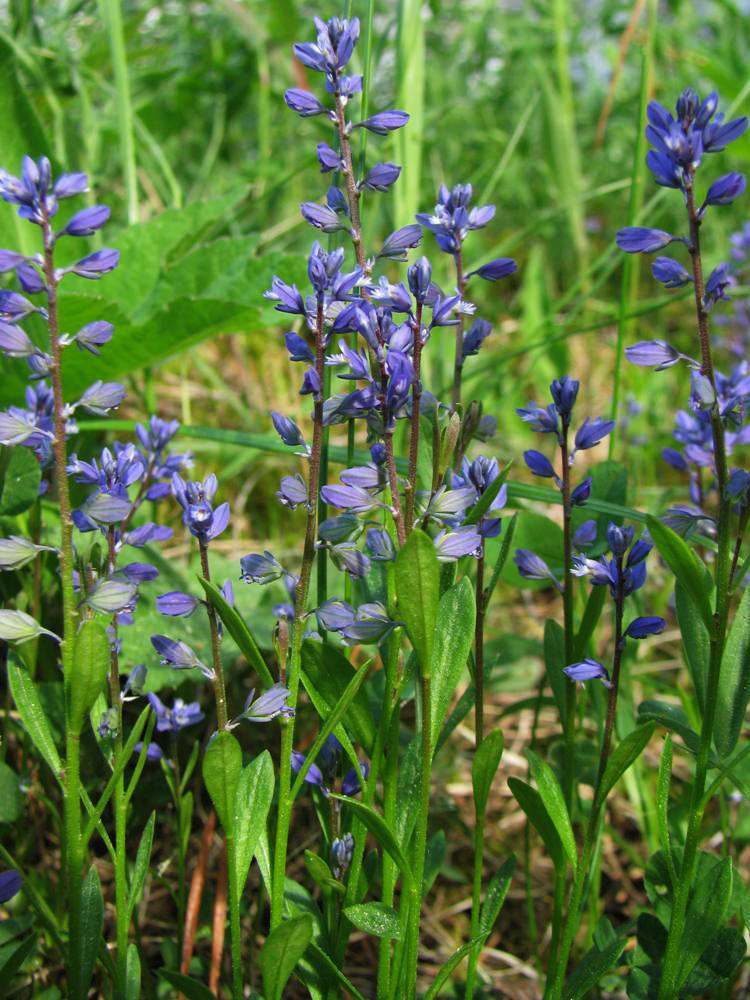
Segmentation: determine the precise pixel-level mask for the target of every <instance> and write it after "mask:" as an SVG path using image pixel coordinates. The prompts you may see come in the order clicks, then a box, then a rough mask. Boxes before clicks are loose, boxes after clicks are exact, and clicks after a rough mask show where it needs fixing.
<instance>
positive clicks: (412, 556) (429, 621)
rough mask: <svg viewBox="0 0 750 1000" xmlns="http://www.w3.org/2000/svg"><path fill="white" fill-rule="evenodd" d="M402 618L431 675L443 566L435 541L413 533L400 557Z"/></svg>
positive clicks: (397, 575)
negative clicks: (436, 551)
mask: <svg viewBox="0 0 750 1000" xmlns="http://www.w3.org/2000/svg"><path fill="white" fill-rule="evenodd" d="M395 579H396V597H397V599H398V614H399V617H400V618H401V619H402V621H403V622H404V623H405V625H406V629H407V632H408V633H409V638H410V639H411V641H412V645H413V646H414V649H415V650H416V653H417V657H418V659H419V664H420V667H421V668H422V670H427V671H429V669H430V663H431V661H432V643H433V636H434V633H435V623H436V621H437V615H438V601H439V599H440V564H439V563H438V558H437V555H436V553H435V546H434V545H433V543H432V539H431V538H430V537H429V535H427V534H425V532H424V531H420V530H419V529H417V530H415V531H412V533H411V534H410V535H409V537H408V538H407V540H406V543H405V545H404V546H403V548H402V549H401V551H400V552H399V554H398V556H397V557H396V566H395Z"/></svg>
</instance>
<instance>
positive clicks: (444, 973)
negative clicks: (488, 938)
mask: <svg viewBox="0 0 750 1000" xmlns="http://www.w3.org/2000/svg"><path fill="white" fill-rule="evenodd" d="M482 938H483V935H482V934H479V935H477V937H475V938H472V940H471V941H468V942H467V943H466V944H465V945H463V946H462V947H461V948H459V949H458V950H457V951H454V952H453V954H452V955H451V957H450V958H449V959H448V961H447V962H444V963H443V965H441V966H440V969H439V970H438V974H437V975H436V976H435V978H434V979H433V981H432V985H431V986H430V988H429V989H428V990H427V992H426V993H425V995H424V1000H436V998H437V997H439V996H440V990H442V988H443V986H444V985H445V983H447V981H448V977H449V976H450V974H451V973H452V972H453V970H454V969H455V968H456V967H457V966H458V965H459V964H460V963H461V961H462V960H463V959H464V958H466V956H467V955H468V954H469V952H471V951H472V949H473V948H475V947H476V945H478V944H481V943H482Z"/></svg>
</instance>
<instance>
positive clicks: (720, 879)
mask: <svg viewBox="0 0 750 1000" xmlns="http://www.w3.org/2000/svg"><path fill="white" fill-rule="evenodd" d="M731 898H732V859H731V858H723V859H722V860H721V861H720V862H719V864H717V865H715V866H712V867H711V868H710V869H708V870H707V871H706V873H705V875H703V877H702V878H699V879H698V881H697V882H696V884H695V886H694V888H693V893H692V895H691V897H690V903H689V904H688V910H687V915H686V917H685V927H684V929H683V932H682V938H681V939H680V957H679V962H678V965H677V975H676V977H675V984H676V985H677V986H678V987H680V986H682V985H683V983H684V982H685V980H686V979H687V977H688V975H689V974H690V972H691V970H692V968H693V966H694V965H695V964H696V962H697V961H698V959H699V958H700V957H701V955H702V954H703V952H704V951H705V948H706V942H710V941H711V939H712V938H713V937H714V935H715V934H716V933H717V931H718V930H719V928H720V927H721V925H722V923H723V922H724V918H725V916H726V913H727V910H728V908H729V903H730V900H731Z"/></svg>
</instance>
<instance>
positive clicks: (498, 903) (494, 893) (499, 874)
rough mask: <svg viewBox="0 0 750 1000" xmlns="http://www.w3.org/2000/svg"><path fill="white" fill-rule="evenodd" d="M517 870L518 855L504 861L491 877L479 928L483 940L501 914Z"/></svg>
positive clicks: (512, 855)
mask: <svg viewBox="0 0 750 1000" xmlns="http://www.w3.org/2000/svg"><path fill="white" fill-rule="evenodd" d="M515 870H516V856H515V854H511V856H510V857H509V858H508V859H507V860H506V861H504V862H503V863H502V865H501V866H500V867H499V868H498V870H497V871H496V872H495V874H494V875H493V876H492V878H491V879H490V882H489V885H488V886H487V891H486V892H485V894H484V903H483V904H482V912H481V915H480V917H479V929H480V931H481V932H482V938H483V940H486V939H487V937H488V935H489V933H490V931H491V930H492V928H493V927H494V926H495V921H496V920H497V918H498V917H499V916H500V911H501V910H502V908H503V903H504V902H505V897H506V896H507V895H508V889H510V883H511V880H512V878H513V872H514V871H515Z"/></svg>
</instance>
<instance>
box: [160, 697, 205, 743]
mask: <svg viewBox="0 0 750 1000" xmlns="http://www.w3.org/2000/svg"><path fill="white" fill-rule="evenodd" d="M148 700H149V703H150V705H151V708H152V709H153V712H154V715H155V716H156V728H157V730H158V731H159V732H160V733H179V731H180V730H181V729H185V728H187V726H194V725H195V724H196V723H198V722H202V721H203V719H204V718H205V716H204V715H203V712H202V711H201V707H200V705H199V704H198V702H197V701H194V702H191V703H190V704H187V703H186V702H184V701H183V700H182V698H175V702H174V705H173V706H172V708H167V706H166V705H165V704H164V703H163V702H162V700H161V699H160V698H159V696H158V695H157V694H154V693H153V692H151V693H150V694H149V696H148Z"/></svg>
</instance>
